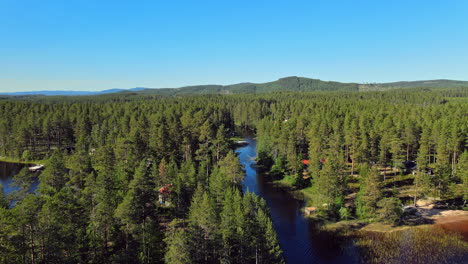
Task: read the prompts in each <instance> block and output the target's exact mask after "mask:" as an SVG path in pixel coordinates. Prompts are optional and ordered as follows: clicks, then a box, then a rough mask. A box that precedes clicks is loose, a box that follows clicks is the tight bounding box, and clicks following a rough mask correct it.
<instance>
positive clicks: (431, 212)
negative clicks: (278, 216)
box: [263, 172, 468, 242]
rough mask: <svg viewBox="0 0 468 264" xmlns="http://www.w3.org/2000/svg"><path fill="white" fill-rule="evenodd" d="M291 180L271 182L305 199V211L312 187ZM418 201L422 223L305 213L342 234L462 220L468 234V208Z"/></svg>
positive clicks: (325, 227)
mask: <svg viewBox="0 0 468 264" xmlns="http://www.w3.org/2000/svg"><path fill="white" fill-rule="evenodd" d="M263 174H266V175H268V173H265V172H264V173H263ZM291 182H292V180H291V178H290V177H288V176H286V177H285V178H283V179H281V180H273V181H270V184H274V185H275V186H277V187H279V188H282V189H285V190H287V191H288V192H289V193H290V194H291V195H292V196H293V197H295V198H296V199H298V200H304V201H305V206H304V207H303V208H302V209H301V210H302V211H303V213H304V210H305V208H307V204H308V201H310V199H312V194H311V188H310V187H307V188H304V189H296V188H295V187H294V186H293V185H292V183H291ZM418 202H423V204H424V205H423V206H418V205H416V207H415V208H417V209H418V211H419V213H421V214H422V215H421V218H422V219H423V221H421V223H417V224H413V225H411V224H404V223H403V224H400V225H393V224H386V223H382V222H379V221H378V220H373V219H350V220H333V219H329V218H327V217H324V216H323V215H322V214H310V215H306V214H305V213H304V217H306V218H307V219H309V220H310V221H313V222H314V223H315V224H318V226H319V227H320V228H323V229H324V230H328V231H334V232H337V233H340V234H347V233H348V232H351V233H352V232H355V231H365V232H384V233H385V232H395V231H402V230H405V229H409V228H421V227H429V226H436V225H442V224H446V223H453V222H460V223H463V225H464V228H463V231H464V232H466V233H464V234H463V235H464V236H468V210H453V209H436V208H433V207H434V204H433V203H434V202H435V201H432V202H428V201H425V200H422V201H418ZM428 203H429V204H428ZM421 211H422V212H421ZM424 220H427V221H424ZM467 238H468V237H467ZM467 242H468V239H467Z"/></svg>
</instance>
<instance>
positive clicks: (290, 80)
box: [139, 76, 359, 95]
mask: <svg viewBox="0 0 468 264" xmlns="http://www.w3.org/2000/svg"><path fill="white" fill-rule="evenodd" d="M358 86H359V85H358V84H357V83H340V82H328V81H322V80H319V79H309V78H303V77H295V76H293V77H286V78H281V79H279V80H277V81H273V82H267V83H239V84H232V85H198V86H186V87H181V88H165V89H146V90H143V91H140V92H139V93H142V94H158V95H181V94H239V93H267V92H278V91H297V92H299V91H300V92H310V91H358V89H359V87H358Z"/></svg>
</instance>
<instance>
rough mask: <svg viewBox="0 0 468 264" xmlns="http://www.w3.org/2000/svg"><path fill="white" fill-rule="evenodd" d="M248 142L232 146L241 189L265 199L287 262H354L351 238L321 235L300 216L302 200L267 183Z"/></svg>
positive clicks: (254, 152)
mask: <svg viewBox="0 0 468 264" xmlns="http://www.w3.org/2000/svg"><path fill="white" fill-rule="evenodd" d="M245 140H246V141H247V142H248V143H249V144H248V145H246V146H242V147H239V148H237V149H236V152H237V153H238V155H239V159H240V162H241V163H242V164H243V165H244V167H245V172H246V176H245V179H244V182H243V189H244V192H246V191H250V192H253V193H255V194H256V195H258V196H260V197H262V198H263V199H265V200H266V203H267V205H268V207H269V209H270V214H271V218H272V221H273V225H274V227H275V230H276V232H277V234H278V240H279V242H280V245H281V249H282V250H283V256H284V258H285V259H286V262H287V263H358V259H359V256H358V255H357V252H358V251H357V250H355V249H354V248H353V246H352V243H351V241H342V240H339V239H338V238H335V237H333V236H331V235H330V234H327V235H325V234H323V233H320V232H318V231H317V229H315V228H314V225H313V224H312V223H310V222H309V221H307V219H305V218H304V216H303V214H302V212H301V208H302V207H303V206H304V201H301V200H297V199H295V198H294V197H293V196H292V195H291V194H290V193H289V192H287V191H285V190H283V189H281V188H277V187H275V186H274V185H273V184H271V183H268V182H267V181H266V180H265V179H264V177H263V176H262V175H260V174H259V173H257V170H256V162H255V158H256V156H257V148H256V147H257V146H256V141H255V140H254V139H253V138H251V137H248V138H246V139H245Z"/></svg>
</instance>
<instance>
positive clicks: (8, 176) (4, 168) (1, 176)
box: [0, 161, 39, 194]
mask: <svg viewBox="0 0 468 264" xmlns="http://www.w3.org/2000/svg"><path fill="white" fill-rule="evenodd" d="M26 166H30V165H29V164H22V163H11V162H4V161H0V184H1V185H2V187H3V193H5V194H10V193H12V192H14V191H16V190H18V189H19V187H17V186H14V179H13V177H14V176H15V175H16V174H18V173H19V172H20V170H21V169H23V168H24V167H26ZM31 177H33V178H34V179H33V183H32V185H31V188H30V189H29V191H30V192H34V191H35V190H36V188H37V186H38V185H39V181H38V180H37V173H31Z"/></svg>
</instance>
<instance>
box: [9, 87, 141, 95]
mask: <svg viewBox="0 0 468 264" xmlns="http://www.w3.org/2000/svg"><path fill="white" fill-rule="evenodd" d="M143 89H145V88H142V87H137V88H133V89H109V90H103V91H97V92H94V91H64V90H63V91H62V90H60V91H49V90H44V91H31V92H13V93H1V92H0V95H9V96H24V95H45V96H57V95H59V96H80V95H100V94H110V93H118V92H123V91H134V92H135V91H141V90H143Z"/></svg>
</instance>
